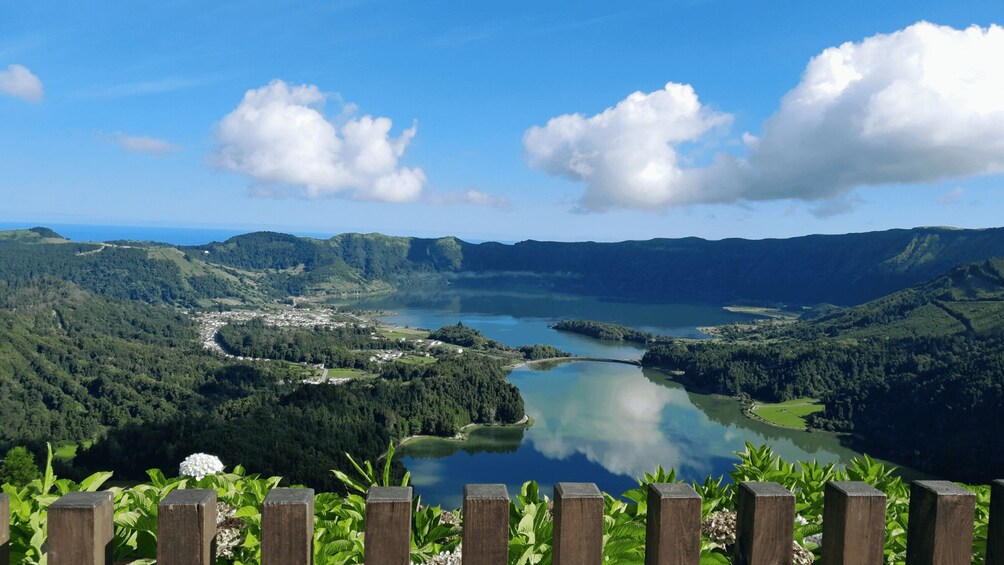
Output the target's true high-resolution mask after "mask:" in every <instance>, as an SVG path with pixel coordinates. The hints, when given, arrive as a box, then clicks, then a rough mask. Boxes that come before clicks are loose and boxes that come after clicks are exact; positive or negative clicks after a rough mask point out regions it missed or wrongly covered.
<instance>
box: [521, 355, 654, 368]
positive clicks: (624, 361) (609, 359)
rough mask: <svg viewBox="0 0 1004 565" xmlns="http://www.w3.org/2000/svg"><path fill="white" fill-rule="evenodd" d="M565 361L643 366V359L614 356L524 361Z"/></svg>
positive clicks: (535, 363) (539, 362) (535, 362)
mask: <svg viewBox="0 0 1004 565" xmlns="http://www.w3.org/2000/svg"><path fill="white" fill-rule="evenodd" d="M565 361H596V362H599V363H622V364H624V365H634V366H635V367H641V359H615V358H613V357H548V358H547V359H534V360H533V361H527V362H526V363H524V364H525V365H526V366H528V367H529V366H531V365H537V364H543V363H562V362H565Z"/></svg>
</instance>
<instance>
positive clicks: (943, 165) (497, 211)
mask: <svg viewBox="0 0 1004 565" xmlns="http://www.w3.org/2000/svg"><path fill="white" fill-rule="evenodd" d="M1002 20H1004V9H1002V7H1001V5H1000V3H999V1H997V0H995V1H983V2H977V1H952V2H917V1H911V2H840V3H824V2H739V1H713V0H708V1H702V0H687V1H678V2H672V1H670V2H651V3H647V2H635V3H612V2H588V1H577V2H549V3H541V2H523V1H516V2H505V3H483V2H447V1H421V2H414V1H412V2H398V1H379V0H373V1H366V0H355V1H345V2H323V3H320V2H296V3H278V2H274V3H265V2H213V3H206V2H189V1H174V2H171V1H165V2H160V3H157V4H156V5H150V6H144V7H140V6H139V5H138V3H127V2H93V3H87V4H86V5H85V4H81V3H71V2H48V3H44V6H43V5H42V3H6V4H4V5H3V6H2V7H0V195H2V208H0V221H6V222H26V223H32V224H44V223H64V224H65V223H78V224H112V225H129V226H144V225H147V226H191V227H216V228H239V229H249V230H250V229H279V230H287V231H300V232H312V233H332V234H334V233H339V232H344V231H361V232H370V231H379V232H384V233H392V234H401V235H420V236H438V235H447V234H451V235H458V236H461V237H466V238H471V239H500V240H520V239H526V238H534V239H555V240H607V241H610V240H623V239H647V238H652V237H685V236H691V235H696V236H700V237H706V238H712V239H719V238H726V237H746V238H764V237H788V236H794V235H803V234H808V233H843V232H851V231H868V230H877V229H887V228H893V227H913V226H919V225H951V226H958V227H990V226H998V225H1000V220H999V218H1000V211H1001V210H1004V175H1002V174H1001V171H1004V127H1002V126H1004V102H999V101H997V100H996V97H995V96H992V95H990V93H991V91H993V90H994V88H995V87H998V86H999V87H1002V88H1001V89H999V90H996V92H998V93H999V92H1004V77H1002V73H1004V71H1002V70H1001V68H1002V65H1001V64H1000V61H1001V60H1004V43H1002V40H1001V36H1002V33H1004V32H1002V31H1001V29H1000V28H999V27H996V26H995V24H997V25H999V24H1002V23H1004V21H1002ZM922 21H926V22H931V24H934V25H927V24H919V25H918V22H922ZM974 25H975V26H977V28H975V29H974V28H971V26H974ZM967 28H968V29H967ZM869 38H871V39H869ZM847 42H850V43H847ZM845 43H846V44H847V45H846V46H845V47H842V48H841V49H840V50H839V51H837V50H834V49H831V50H830V51H826V50H827V49H830V48H835V47H838V46H841V45H843V44H845ZM814 58H816V64H815V66H812V64H811V63H810V61H812V60H813V59H814ZM918 60H919V61H921V63H916V64H917V65H919V66H918V67H916V68H914V67H911V65H912V64H914V63H911V61H914V62H915V61H918ZM824 63H825V64H824ZM836 67H839V68H838V69H837V70H834V68H836ZM848 73H851V74H852V75H853V76H854V77H856V78H855V80H854V81H852V84H850V86H848V85H846V84H844V83H845V82H847V81H845V80H844V78H843V77H845V75H847V74H848ZM932 77H933V78H932ZM960 77H961V78H960ZM834 81H836V82H834ZM667 84H669V85H670V86H667ZM834 84H837V85H838V86H839V87H840V89H841V90H840V92H839V93H837V94H833V92H832V91H833V88H834V87H833V85H834ZM820 85H822V86H820ZM960 85H961V86H960ZM249 92H250V94H249ZM820 92H823V93H824V94H819V93H820ZM632 93H638V94H637V95H635V96H634V97H633V98H632ZM786 94H787V97H786ZM817 95H818V96H817ZM824 95H825V96H824ZM810 98H811V100H809V99H810ZM824 98H825V99H824ZM1001 98H1002V99H1004V97H1001ZM806 100H808V102H807V101H806ZM608 109H609V110H608ZM605 111H606V112H605ZM604 112H605V113H604ZM367 116H369V117H372V119H368V118H367ZM387 120H390V121H391V122H392V123H393V126H392V127H390V129H389V130H388V129H387V127H386V126H387V125H388V124H387ZM412 128H414V129H412Z"/></svg>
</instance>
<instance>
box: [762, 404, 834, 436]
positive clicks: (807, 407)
mask: <svg viewBox="0 0 1004 565" xmlns="http://www.w3.org/2000/svg"><path fill="white" fill-rule="evenodd" d="M822 411H823V405H822V403H820V402H819V399H817V398H795V399H793V400H789V401H787V402H782V403H780V404H757V405H756V406H755V407H754V408H753V413H754V414H756V415H757V416H758V417H760V418H761V419H762V420H764V421H765V422H767V423H770V424H774V425H775V426H781V427H784V428H794V429H798V430H801V429H805V417H806V416H808V415H809V414H813V413H815V412H822Z"/></svg>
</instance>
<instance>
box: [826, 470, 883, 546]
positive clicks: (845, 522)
mask: <svg viewBox="0 0 1004 565" xmlns="http://www.w3.org/2000/svg"><path fill="white" fill-rule="evenodd" d="M885 509H886V496H885V494H883V493H882V491H880V490H878V489H876V488H873V487H871V486H870V485H868V484H866V483H863V482H850V481H834V482H830V483H827V484H826V492H825V494H824V500H823V559H822V562H823V565H852V564H853V565H865V564H876V565H878V564H881V563H882V559H883V553H882V551H883V548H884V545H885Z"/></svg>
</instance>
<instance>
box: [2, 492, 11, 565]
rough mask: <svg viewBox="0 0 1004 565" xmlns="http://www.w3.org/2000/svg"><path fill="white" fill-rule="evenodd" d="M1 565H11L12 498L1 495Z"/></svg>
mask: <svg viewBox="0 0 1004 565" xmlns="http://www.w3.org/2000/svg"><path fill="white" fill-rule="evenodd" d="M0 565H10V497H9V496H7V495H6V494H0Z"/></svg>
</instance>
